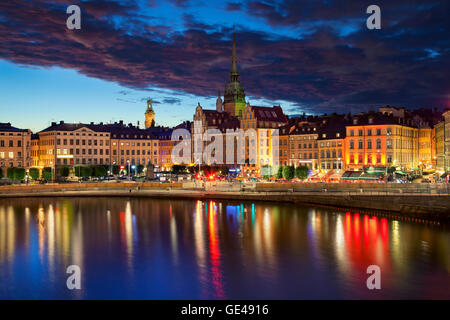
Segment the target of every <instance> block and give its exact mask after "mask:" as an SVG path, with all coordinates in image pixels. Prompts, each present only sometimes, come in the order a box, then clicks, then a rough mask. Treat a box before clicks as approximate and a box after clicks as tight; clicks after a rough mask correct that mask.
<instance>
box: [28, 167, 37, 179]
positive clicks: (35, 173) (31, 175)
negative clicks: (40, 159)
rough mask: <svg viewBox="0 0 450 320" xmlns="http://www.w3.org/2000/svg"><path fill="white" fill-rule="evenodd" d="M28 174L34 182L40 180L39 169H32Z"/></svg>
mask: <svg viewBox="0 0 450 320" xmlns="http://www.w3.org/2000/svg"><path fill="white" fill-rule="evenodd" d="M28 174H29V176H30V178H31V179H32V180H37V179H39V169H38V168H31V169H30V171H29V172H28Z"/></svg>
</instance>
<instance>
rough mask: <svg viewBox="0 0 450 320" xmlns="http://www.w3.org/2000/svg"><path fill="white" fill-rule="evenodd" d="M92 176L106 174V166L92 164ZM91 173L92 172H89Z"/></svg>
mask: <svg viewBox="0 0 450 320" xmlns="http://www.w3.org/2000/svg"><path fill="white" fill-rule="evenodd" d="M92 171H93V173H94V177H104V176H106V168H105V167H104V166H94V167H93V170H92ZM91 175H92V173H91Z"/></svg>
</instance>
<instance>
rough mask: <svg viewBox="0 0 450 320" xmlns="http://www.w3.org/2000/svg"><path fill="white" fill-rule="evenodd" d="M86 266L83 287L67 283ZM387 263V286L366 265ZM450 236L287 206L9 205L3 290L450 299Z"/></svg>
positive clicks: (2, 223)
mask: <svg viewBox="0 0 450 320" xmlns="http://www.w3.org/2000/svg"><path fill="white" fill-rule="evenodd" d="M70 265H78V266H80V268H81V271H82V277H81V279H82V281H81V283H82V289H81V290H73V291H70V290H68V289H67V287H66V280H67V277H68V276H69V275H68V274H66V269H67V267H68V266H70ZM369 265H378V266H380V268H381V272H382V274H381V286H382V289H381V290H377V291H374V290H372V291H371V290H368V289H367V287H366V279H367V277H368V276H369V275H368V274H367V273H366V269H367V267H368V266H369ZM448 288H450V232H449V228H448V226H445V225H444V226H442V225H441V226H435V225H434V226H433V225H426V224H418V223H411V222H403V221H397V220H390V219H387V218H380V217H376V216H372V215H368V214H358V213H345V212H337V211H333V210H329V209H317V208H308V207H302V206H295V205H291V204H279V203H263V202H259V203H252V202H246V203H240V202H219V201H205V202H203V201H181V200H154V199H132V200H127V199H121V198H100V199H89V198H81V199H73V198H61V199H20V200H1V201H0V298H14V299H16V298H26V299H37V298H44V299H46V298H61V299H82V298H92V299H95V298H119V299H120V298H125V299H126V298H138V299H227V298H228V299H241V298H249V299H252V298H253V299H263V298H268V299H270V298H274V299H286V298H287V299H303V298H364V299H365V298H374V299H377V298H447V299H448V298H450V291H449V289H448Z"/></svg>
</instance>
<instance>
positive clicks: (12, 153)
mask: <svg viewBox="0 0 450 320" xmlns="http://www.w3.org/2000/svg"><path fill="white" fill-rule="evenodd" d="M31 163H32V157H31V131H30V130H29V129H19V128H16V127H13V126H12V125H11V123H9V122H8V123H0V170H2V171H3V175H4V176H6V168H7V167H18V168H28V167H30V165H31Z"/></svg>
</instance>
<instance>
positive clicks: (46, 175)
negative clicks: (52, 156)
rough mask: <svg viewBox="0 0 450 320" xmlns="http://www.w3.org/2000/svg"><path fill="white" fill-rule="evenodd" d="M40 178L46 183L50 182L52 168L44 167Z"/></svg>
mask: <svg viewBox="0 0 450 320" xmlns="http://www.w3.org/2000/svg"><path fill="white" fill-rule="evenodd" d="M42 178H43V179H44V180H47V181H50V180H52V178H53V176H52V168H50V167H45V168H44V169H42Z"/></svg>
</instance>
